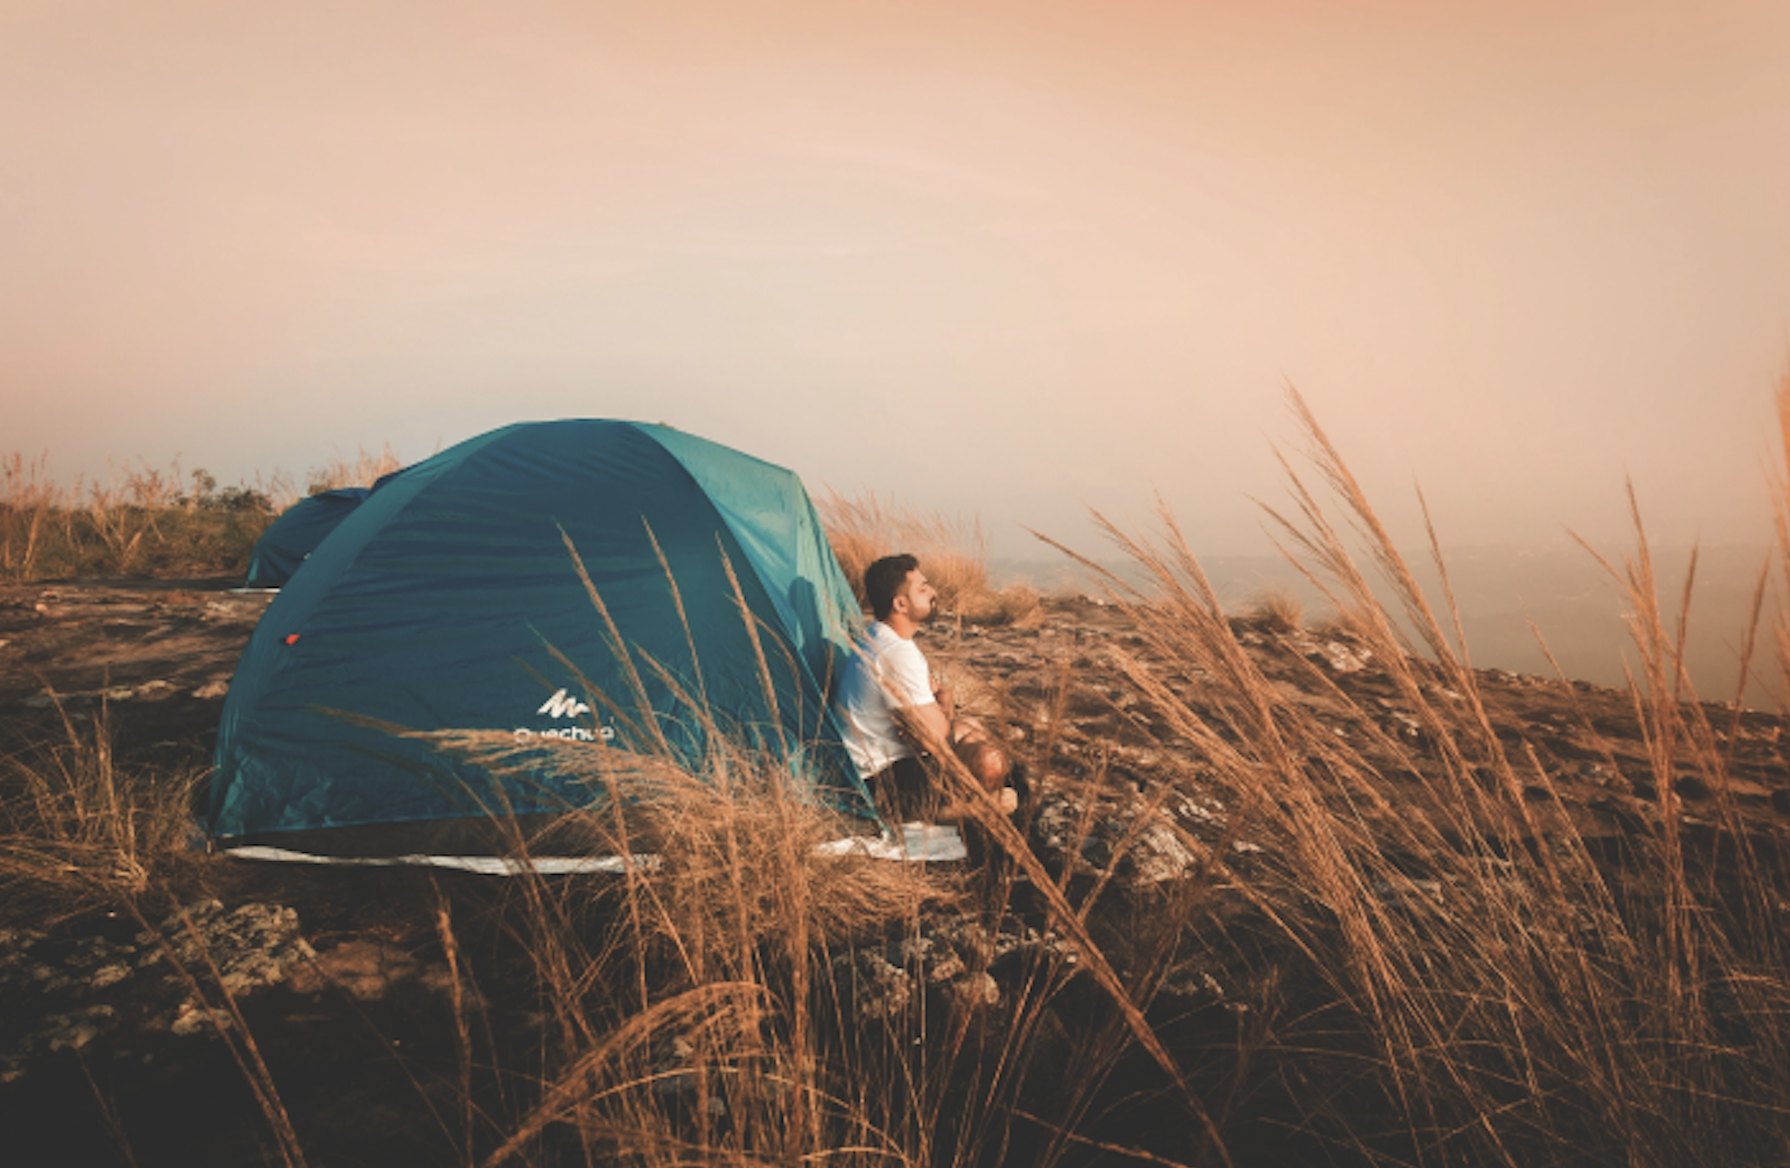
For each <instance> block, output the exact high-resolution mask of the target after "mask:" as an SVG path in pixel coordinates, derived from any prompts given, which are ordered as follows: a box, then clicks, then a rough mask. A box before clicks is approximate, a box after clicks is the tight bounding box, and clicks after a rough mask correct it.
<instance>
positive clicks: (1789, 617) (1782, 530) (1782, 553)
mask: <svg viewBox="0 0 1790 1168" xmlns="http://www.w3.org/2000/svg"><path fill="white" fill-rule="evenodd" d="M1777 407H1778V438H1779V440H1780V442H1781V443H1782V450H1783V462H1782V463H1781V464H1779V466H1778V467H1777V468H1776V469H1775V472H1774V473H1773V475H1772V483H1771V486H1772V498H1771V501H1772V516H1773V518H1774V519H1775V520H1776V526H1777V537H1778V541H1777V542H1778V558H1779V559H1778V568H1779V572H1780V574H1781V579H1782V581H1783V585H1784V595H1785V596H1786V597H1790V368H1787V369H1785V370H1784V373H1783V375H1782V376H1781V377H1780V378H1779V379H1778V392H1777ZM1771 631H1772V635H1773V639H1774V640H1775V642H1776V644H1775V648H1776V649H1777V658H1778V672H1779V681H1780V684H1781V685H1782V687H1783V688H1781V689H1780V690H1779V691H1778V694H1777V698H1778V708H1779V709H1780V710H1782V711H1784V712H1785V713H1790V602H1787V603H1785V604H1783V605H1780V606H1779V608H1778V616H1777V619H1776V620H1775V621H1773V622H1772V630H1771Z"/></svg>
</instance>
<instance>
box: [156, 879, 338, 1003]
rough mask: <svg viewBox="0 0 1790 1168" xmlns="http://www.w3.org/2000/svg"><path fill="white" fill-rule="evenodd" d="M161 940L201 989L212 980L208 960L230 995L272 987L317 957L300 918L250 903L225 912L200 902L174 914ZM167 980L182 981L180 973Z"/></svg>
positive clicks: (162, 928) (210, 902) (276, 907)
mask: <svg viewBox="0 0 1790 1168" xmlns="http://www.w3.org/2000/svg"><path fill="white" fill-rule="evenodd" d="M189 924H190V926H191V927H190V928H189V927H188V926H189ZM160 935H161V938H162V940H163V941H164V942H165V943H166V944H167V945H168V946H169V947H170V948H171V949H172V950H173V952H174V956H175V957H176V958H178V959H179V962H180V964H181V965H182V966H184V967H185V968H186V970H187V972H188V973H190V974H192V975H193V977H194V978H196V979H198V980H199V981H200V982H201V983H202V984H206V983H209V982H210V981H211V980H212V979H211V978H210V977H209V976H208V975H209V973H210V969H209V967H208V965H207V959H209V962H210V964H211V965H215V966H216V967H217V972H218V975H219V978H220V979H221V981H222V985H223V988H224V989H225V990H227V991H229V992H230V993H232V994H240V993H244V992H246V991H249V990H253V989H257V988H259V987H261V986H268V985H274V984H276V983H278V982H280V981H281V980H282V979H284V978H285V976H286V974H287V971H288V969H289V968H290V967H291V966H292V965H293V964H294V963H296V962H299V961H303V960H305V959H308V958H311V957H313V956H315V954H314V952H313V950H312V949H311V946H310V945H309V944H307V943H306V942H305V939H304V938H303V937H301V936H299V934H298V913H297V912H296V911H294V910H293V909H290V908H286V907H284V906H281V905H273V904H258V903H250V904H244V905H239V906H238V907H236V908H234V909H231V910H229V911H225V909H224V906H223V904H222V902H220V901H217V900H205V901H199V902H197V903H195V904H192V905H189V906H187V907H186V908H185V909H182V910H181V911H180V912H176V913H172V914H170V915H169V916H168V918H167V919H166V920H164V921H162V923H161V926H160ZM137 941H138V943H139V944H140V945H152V944H155V942H156V937H155V935H154V934H151V933H142V934H139V935H138V937H137ZM169 976H170V977H171V978H176V979H179V977H180V975H179V973H178V972H170V974H169ZM182 980H184V979H182Z"/></svg>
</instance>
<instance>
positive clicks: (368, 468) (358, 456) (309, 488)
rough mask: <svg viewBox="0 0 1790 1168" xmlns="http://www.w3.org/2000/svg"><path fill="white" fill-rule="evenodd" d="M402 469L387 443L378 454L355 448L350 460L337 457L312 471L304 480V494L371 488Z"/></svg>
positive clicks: (363, 448) (400, 463) (396, 456)
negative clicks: (344, 488) (346, 488)
mask: <svg viewBox="0 0 1790 1168" xmlns="http://www.w3.org/2000/svg"><path fill="white" fill-rule="evenodd" d="M402 469H404V462H403V460H402V459H400V458H399V457H398V453H397V451H395V450H393V449H392V444H391V443H390V442H387V443H384V444H383V445H381V446H380V447H379V453H377V454H373V453H371V452H369V451H368V450H367V448H366V447H364V446H357V447H355V450H354V457H353V458H348V457H345V456H344V455H340V454H338V455H336V456H334V457H333V458H331V459H330V460H329V461H328V462H326V463H324V464H323V465H321V466H318V467H313V468H312V470H311V473H310V474H309V475H307V476H306V477H305V484H306V485H305V493H306V494H307V495H316V494H320V493H321V492H323V491H339V490H341V489H342V488H343V487H370V486H372V485H373V484H374V483H375V482H377V481H378V480H379V479H381V478H383V477H384V476H386V475H388V474H391V473H392V472H393V471H395V470H402Z"/></svg>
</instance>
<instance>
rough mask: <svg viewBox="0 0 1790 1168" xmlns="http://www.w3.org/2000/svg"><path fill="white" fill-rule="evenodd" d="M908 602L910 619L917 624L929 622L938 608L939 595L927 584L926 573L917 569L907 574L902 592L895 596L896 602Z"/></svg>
mask: <svg viewBox="0 0 1790 1168" xmlns="http://www.w3.org/2000/svg"><path fill="white" fill-rule="evenodd" d="M903 600H905V601H907V615H908V619H910V620H913V621H915V622H922V621H928V620H931V619H932V614H933V612H934V611H936V610H937V608H938V593H937V592H936V591H934V590H933V587H932V585H931V584H929V583H927V582H926V573H924V572H922V571H920V569H918V568H915V569H914V570H913V571H911V572H909V573H908V574H907V582H906V583H905V584H903V585H902V586H901V591H900V592H897V593H896V594H895V601H896V603H897V604H899V603H900V602H901V601H903Z"/></svg>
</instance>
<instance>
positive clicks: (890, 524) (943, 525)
mask: <svg viewBox="0 0 1790 1168" xmlns="http://www.w3.org/2000/svg"><path fill="white" fill-rule="evenodd" d="M816 508H817V510H818V511H819V512H820V517H821V524H822V526H824V527H825V528H826V530H827V539H828V541H829V542H830V543H831V544H832V545H833V554H834V556H836V557H837V558H838V560H839V566H840V567H841V568H843V569H844V570H845V576H846V579H847V580H849V581H850V582H851V586H852V590H853V592H854V593H855V594H856V595H857V597H858V602H859V603H860V604H863V603H864V602H865V600H864V591H863V589H864V569H865V568H867V567H869V566H870V565H871V564H872V563H873V562H875V561H876V560H878V559H880V558H882V557H883V556H888V555H895V554H898V553H901V552H908V553H911V554H912V555H914V556H916V557H918V558H919V560H920V569H921V571H923V572H925V573H926V578H927V579H928V580H930V581H931V582H932V585H933V587H934V588H936V589H938V593H939V601H940V604H941V606H942V608H943V610H944V613H945V614H946V615H948V616H954V617H959V618H961V619H962V620H965V621H968V622H971V623H975V624H984V625H1005V624H1024V623H1027V622H1029V621H1033V620H1036V619H1037V617H1038V614H1039V612H1040V605H1041V600H1040V598H1039V595H1038V590H1037V589H1036V588H1033V587H1032V586H1031V585H1029V584H1010V585H1006V586H997V585H995V583H994V582H993V581H992V580H991V579H990V578H989V575H988V549H987V540H986V538H985V537H984V535H983V533H982V525H981V522H980V521H979V520H974V519H971V520H965V519H963V518H961V517H955V518H954V517H950V516H946V515H944V514H942V513H936V512H935V513H925V512H921V511H918V510H916V509H914V508H912V507H908V506H905V505H903V504H900V503H897V502H896V501H894V500H893V499H890V498H885V497H883V496H879V495H877V494H876V493H875V492H865V493H863V494H860V495H855V496H850V497H847V496H844V495H841V494H840V493H839V492H837V491H834V490H831V489H828V490H827V491H826V492H825V493H824V494H822V495H821V496H820V498H819V499H818V500H817V501H816Z"/></svg>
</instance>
